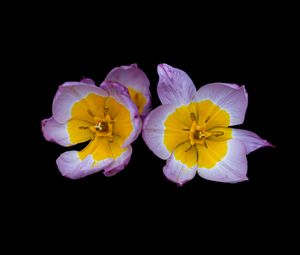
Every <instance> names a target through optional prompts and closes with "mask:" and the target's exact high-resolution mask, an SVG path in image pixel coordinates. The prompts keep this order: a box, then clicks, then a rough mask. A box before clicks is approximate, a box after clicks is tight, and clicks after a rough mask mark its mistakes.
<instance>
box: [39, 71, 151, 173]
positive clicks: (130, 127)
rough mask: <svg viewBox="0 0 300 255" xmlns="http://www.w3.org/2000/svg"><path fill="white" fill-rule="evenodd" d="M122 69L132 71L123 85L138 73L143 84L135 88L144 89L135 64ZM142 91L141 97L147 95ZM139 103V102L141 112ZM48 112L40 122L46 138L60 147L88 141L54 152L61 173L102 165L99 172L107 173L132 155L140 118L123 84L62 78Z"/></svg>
mask: <svg viewBox="0 0 300 255" xmlns="http://www.w3.org/2000/svg"><path fill="white" fill-rule="evenodd" d="M122 68H124V67H121V69H122ZM127 70H129V71H130V72H134V74H135V75H134V76H132V80H131V81H132V83H130V74H128V72H125V74H126V75H127V76H126V77H127V79H128V84H136V83H137V82H138V81H137V79H136V78H137V77H139V75H140V76H143V78H144V81H141V80H140V81H141V82H142V83H143V82H144V83H143V84H142V85H139V86H140V87H139V88H140V89H142V87H143V86H145V90H146V91H147V89H148V91H149V83H148V84H146V83H145V81H146V82H147V81H148V79H147V77H146V76H145V74H144V73H143V72H142V71H141V70H140V69H138V68H137V66H136V65H131V66H129V67H127ZM119 78H122V75H121V76H120V77H119ZM136 91H137V92H136V93H142V92H139V90H138V89H137V90H136ZM142 96H143V97H145V98H147V96H149V94H147V95H144V94H143V95H142ZM142 96H141V97H142ZM147 100H148V98H147ZM146 102H147V101H146ZM145 106H146V104H144V105H139V107H142V108H140V109H142V111H141V112H143V111H145ZM52 112H53V116H52V117H51V118H49V119H45V120H43V121H42V131H43V134H44V137H45V138H46V140H48V141H53V142H56V143H58V144H60V145H62V146H71V145H75V144H77V143H82V142H86V141H90V142H89V144H88V145H87V146H86V147H85V148H84V149H83V150H82V151H75V150H72V151H67V152H65V153H63V154H61V155H60V156H59V158H58V159H57V161H56V163H57V166H58V169H59V171H60V172H61V173H62V175H64V176H66V177H69V178H71V179H78V178H81V177H84V176H87V175H90V174H92V173H96V172H99V171H100V170H104V175H105V176H112V175H115V174H116V173H118V172H119V171H121V170H122V169H124V167H125V166H126V165H127V164H128V162H129V160H130V157H131V154H132V147H131V145H130V144H131V143H132V142H133V141H134V140H135V139H136V138H137V137H138V135H139V134H140V132H141V126H142V120H141V118H140V114H139V109H138V106H137V105H135V103H134V102H133V100H132V99H131V97H130V94H129V91H128V88H127V87H125V86H124V85H123V84H121V83H119V82H117V80H115V81H111V80H110V81H109V80H105V81H104V82H103V83H102V84H101V85H100V87H97V86H95V84H94V82H93V81H92V80H91V79H83V80H82V81H81V82H66V83H64V84H62V85H61V86H60V87H59V89H58V91H57V93H56V95H55V98H54V100H53V106H52Z"/></svg>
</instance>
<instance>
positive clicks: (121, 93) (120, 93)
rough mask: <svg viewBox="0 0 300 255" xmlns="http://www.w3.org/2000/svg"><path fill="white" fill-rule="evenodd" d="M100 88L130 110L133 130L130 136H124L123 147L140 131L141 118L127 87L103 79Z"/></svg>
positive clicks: (134, 138)
mask: <svg viewBox="0 0 300 255" xmlns="http://www.w3.org/2000/svg"><path fill="white" fill-rule="evenodd" d="M101 88H102V89H104V90H105V91H107V93H108V94H109V96H111V97H113V98H114V99H115V100H116V101H117V102H119V103H121V104H123V105H124V106H125V107H126V108H127V109H128V110H129V112H130V120H131V122H132V124H133V131H132V132H131V134H130V136H129V137H128V138H126V140H125V142H124V144H123V146H122V147H123V148H125V147H127V146H128V145H130V144H131V143H132V142H133V141H135V140H136V139H137V137H138V135H139V134H140V133H141V130H142V120H141V118H140V117H139V112H138V109H137V107H136V105H135V104H134V103H133V102H132V100H131V99H130V96H129V93H128V89H127V88H126V87H125V86H123V85H121V84H120V83H117V82H109V81H104V82H103V83H102V84H101ZM118 125H122V123H118Z"/></svg>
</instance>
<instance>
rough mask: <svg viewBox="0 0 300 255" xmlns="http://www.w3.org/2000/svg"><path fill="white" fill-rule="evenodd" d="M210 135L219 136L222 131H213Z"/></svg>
mask: <svg viewBox="0 0 300 255" xmlns="http://www.w3.org/2000/svg"><path fill="white" fill-rule="evenodd" d="M212 135H213V136H215V137H219V136H222V135H224V132H222V131H213V132H212Z"/></svg>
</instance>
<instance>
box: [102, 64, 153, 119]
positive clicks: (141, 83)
mask: <svg viewBox="0 0 300 255" xmlns="http://www.w3.org/2000/svg"><path fill="white" fill-rule="evenodd" d="M105 81H113V82H118V83H120V84H122V85H124V86H125V87H127V88H128V91H129V94H130V97H131V99H132V100H133V102H134V103H135V104H136V106H137V108H138V110H139V114H140V115H141V116H142V117H145V116H146V115H147V114H148V113H149V112H150V110H151V93H150V89H149V86H150V81H149V79H148V77H147V75H146V74H145V73H144V72H143V71H142V70H141V69H140V68H138V66H137V64H132V65H128V66H120V67H116V68H114V69H112V70H111V71H110V72H109V73H108V75H107V76H106V78H105Z"/></svg>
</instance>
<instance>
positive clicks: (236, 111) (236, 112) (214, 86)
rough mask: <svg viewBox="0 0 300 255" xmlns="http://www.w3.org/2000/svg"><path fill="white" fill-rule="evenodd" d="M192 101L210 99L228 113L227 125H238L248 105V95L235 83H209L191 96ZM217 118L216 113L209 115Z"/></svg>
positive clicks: (242, 120) (242, 119)
mask: <svg viewBox="0 0 300 255" xmlns="http://www.w3.org/2000/svg"><path fill="white" fill-rule="evenodd" d="M193 101H194V102H200V101H211V102H212V103H213V104H215V105H217V106H218V107H220V108H221V109H222V110H225V111H226V112H227V113H228V114H229V115H230V123H229V125H230V126H232V125H238V124H241V123H243V122H244V118H245V113H246V109H247V105H248V95H247V92H246V90H245V87H244V86H241V87H239V86H238V85H235V84H227V83H211V84H207V85H204V86H202V87H201V88H200V89H199V90H198V91H197V92H196V94H195V96H194V98H193ZM213 118H218V113H217V112H216V114H215V115H214V116H212V117H211V119H210V120H209V121H210V122H212V121H213Z"/></svg>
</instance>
